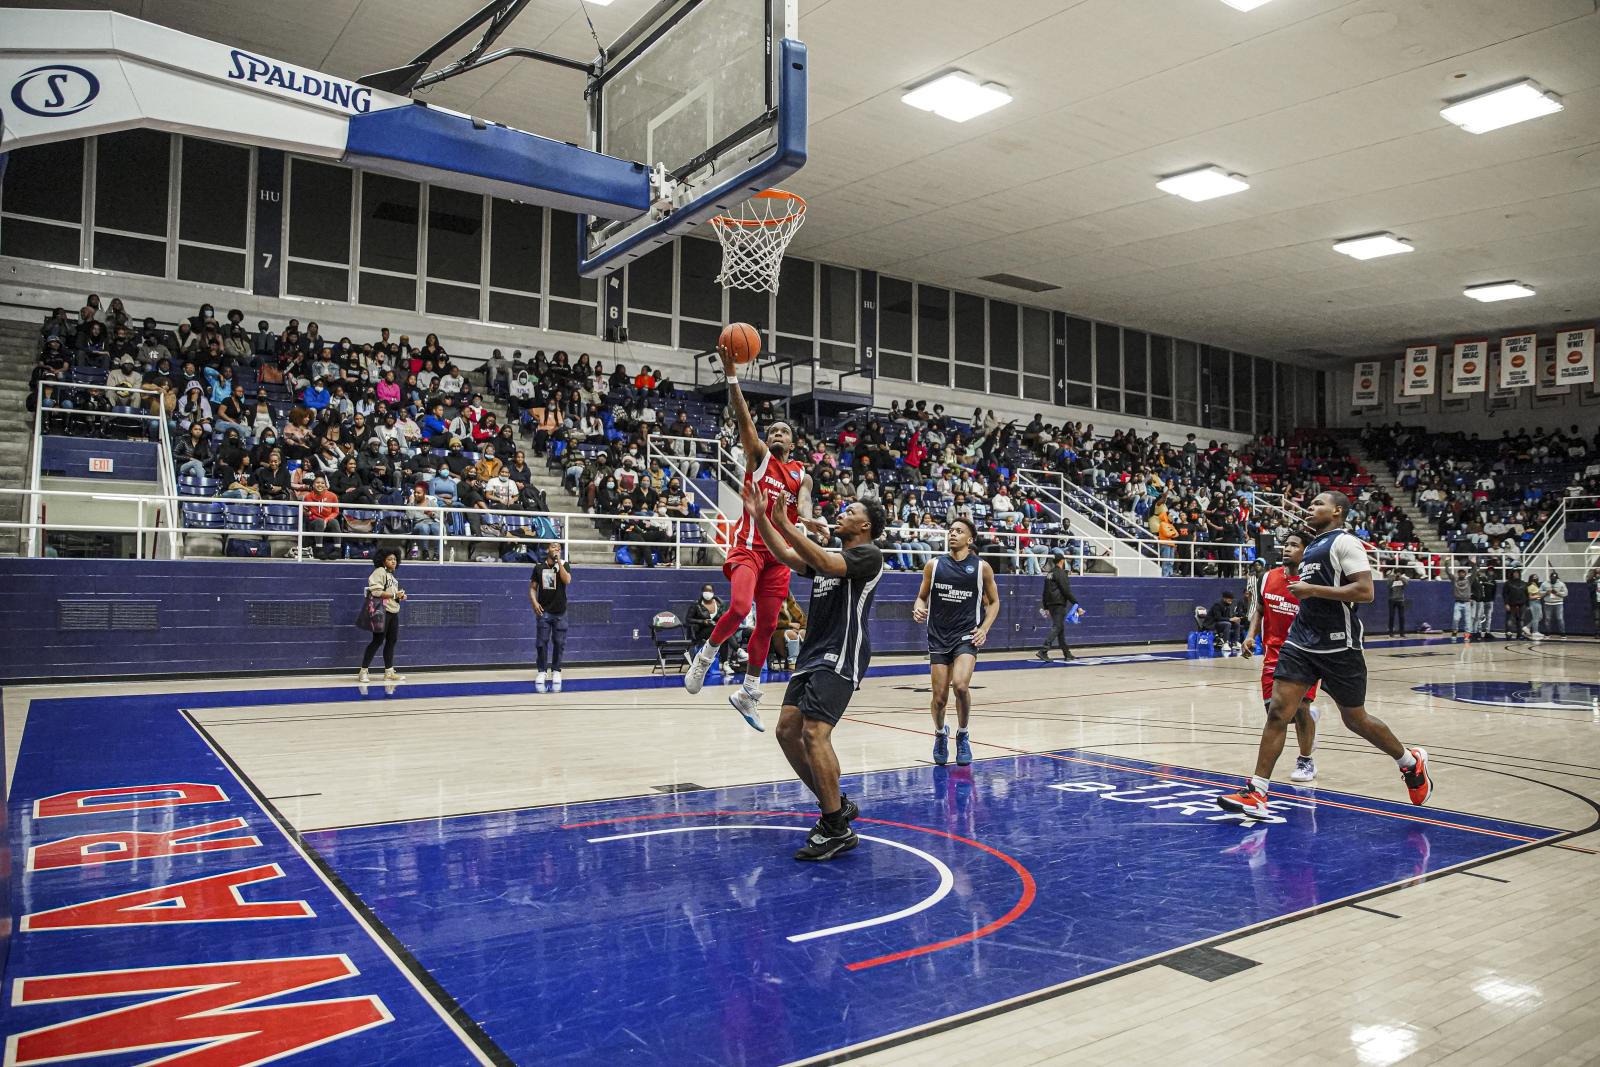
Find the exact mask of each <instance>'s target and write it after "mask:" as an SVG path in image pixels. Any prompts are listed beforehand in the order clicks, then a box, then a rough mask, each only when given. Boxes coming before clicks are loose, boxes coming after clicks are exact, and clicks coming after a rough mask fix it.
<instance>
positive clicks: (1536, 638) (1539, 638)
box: [1528, 630, 1544, 641]
mask: <svg viewBox="0 0 1600 1067" xmlns="http://www.w3.org/2000/svg"><path fill="white" fill-rule="evenodd" d="M1528 640H1530V641H1543V640H1544V634H1542V633H1540V632H1539V631H1537V630H1535V631H1534V632H1533V634H1532V636H1530V637H1529V638H1528Z"/></svg>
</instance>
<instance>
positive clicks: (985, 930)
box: [560, 811, 1038, 971]
mask: <svg viewBox="0 0 1600 1067" xmlns="http://www.w3.org/2000/svg"><path fill="white" fill-rule="evenodd" d="M717 815H798V816H800V817H801V818H805V819H809V818H811V815H810V814H809V813H808V812H803V811H671V812H656V813H654V814H651V815H625V816H622V817H621V818H616V819H595V820H593V821H591V822H574V823H563V824H562V825H561V827H560V829H562V830H578V829H582V828H584V827H588V826H610V825H612V824H615V823H619V822H642V821H645V820H649V819H676V818H693V817H702V816H717ZM857 821H858V822H870V823H876V824H877V825H879V826H897V827H899V828H900V829H902V830H915V831H917V832H918V833H922V834H933V835H935V836H937V837H944V838H948V839H949V840H951V841H959V842H960V843H961V844H963V845H971V846H972V847H973V848H976V849H981V850H982V851H984V852H987V853H989V854H990V855H991V856H994V857H996V858H998V859H1000V860H1001V861H1002V862H1004V863H1005V864H1006V865H1007V866H1008V867H1010V868H1011V869H1012V870H1013V871H1015V872H1016V873H1017V877H1018V878H1020V879H1021V880H1022V893H1021V895H1019V896H1018V897H1017V902H1016V903H1015V904H1013V905H1011V909H1010V910H1009V911H1007V912H1006V913H1005V914H1004V915H1002V916H1000V917H999V918H998V919H995V920H993V921H992V922H988V923H985V924H984V925H982V926H980V927H978V928H977V929H976V930H969V931H968V932H967V933H964V934H960V935H958V936H956V937H952V938H948V939H946V940H944V941H935V942H933V943H932V944H928V945H918V946H917V947H916V948H908V949H902V950H900V951H899V952H890V953H887V954H885V955H882V956H874V957H873V958H872V959H869V960H858V961H857V962H855V963H847V964H845V965H844V966H845V970H847V971H864V970H866V969H867V968H869V967H881V966H882V965H884V964H885V963H897V962H899V961H900V960H908V959H911V958H912V957H914V956H926V955H927V954H928V953H930V952H939V951H941V950H943V949H947V948H954V947H955V946H957V945H964V944H966V943H967V942H969V941H976V940H978V939H979V938H980V937H988V936H989V935H990V934H992V933H994V932H995V931H996V930H999V929H1000V928H1001V927H1004V926H1009V925H1011V924H1012V923H1013V922H1015V921H1016V920H1017V919H1019V918H1021V917H1022V913H1023V912H1025V911H1027V910H1028V909H1029V908H1031V907H1032V906H1033V901H1034V897H1035V896H1037V894H1038V885H1037V884H1036V883H1035V882H1034V880H1033V875H1032V874H1031V873H1030V872H1029V871H1028V868H1026V867H1024V866H1023V865H1022V864H1021V863H1019V862H1018V861H1017V860H1016V859H1015V858H1013V857H1011V856H1008V855H1006V854H1005V853H1004V852H1001V851H1000V850H999V849H997V848H992V847H990V846H989V845H986V844H984V843H983V842H982V841H974V840H972V838H970V837H962V836H961V835H960V834H952V833H950V832H948V831H946V830H935V829H933V828H932V827H931V826H918V825H916V824H915V823H909V822H894V821H892V820H889V819H869V818H867V817H866V816H862V817H861V818H860V819H859V820H857Z"/></svg>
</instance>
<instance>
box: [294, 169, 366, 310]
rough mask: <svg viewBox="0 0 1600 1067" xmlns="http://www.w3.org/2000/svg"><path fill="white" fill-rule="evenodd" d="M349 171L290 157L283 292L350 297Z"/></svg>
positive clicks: (352, 181)
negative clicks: (287, 228)
mask: <svg viewBox="0 0 1600 1067" xmlns="http://www.w3.org/2000/svg"><path fill="white" fill-rule="evenodd" d="M354 187H355V178H354V173H353V172H352V171H350V170H349V169H347V168H345V167H335V166H333V165H331V164H328V163H317V162H314V161H312V160H309V159H295V160H291V161H290V165H289V194H288V195H289V212H288V214H289V257H288V264H287V267H286V269H285V272H284V273H285V282H286V284H285V287H284V289H285V292H287V293H288V294H289V295H290V296H309V297H315V298H316V299H319V300H337V301H339V302H341V303H343V302H344V301H347V300H349V299H350V199H351V196H352V191H353V189H354Z"/></svg>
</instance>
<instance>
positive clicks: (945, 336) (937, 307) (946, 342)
mask: <svg viewBox="0 0 1600 1067" xmlns="http://www.w3.org/2000/svg"><path fill="white" fill-rule="evenodd" d="M917 382H918V384H920V385H934V386H942V387H944V388H946V389H948V388H949V387H950V290H948V289H940V288H937V287H935V286H931V285H919V286H917Z"/></svg>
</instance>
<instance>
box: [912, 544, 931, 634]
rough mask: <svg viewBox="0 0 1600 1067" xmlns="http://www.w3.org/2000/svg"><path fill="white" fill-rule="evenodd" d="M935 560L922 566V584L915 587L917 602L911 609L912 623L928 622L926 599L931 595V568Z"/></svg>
mask: <svg viewBox="0 0 1600 1067" xmlns="http://www.w3.org/2000/svg"><path fill="white" fill-rule="evenodd" d="M936 562H937V561H935V560H931V559H930V560H929V561H928V562H926V563H924V564H923V565H922V584H921V585H920V586H918V587H917V602H916V604H915V605H913V606H912V608H911V621H912V622H919V623H921V622H927V621H928V598H929V597H930V596H932V595H933V568H934V567H935V566H936Z"/></svg>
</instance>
